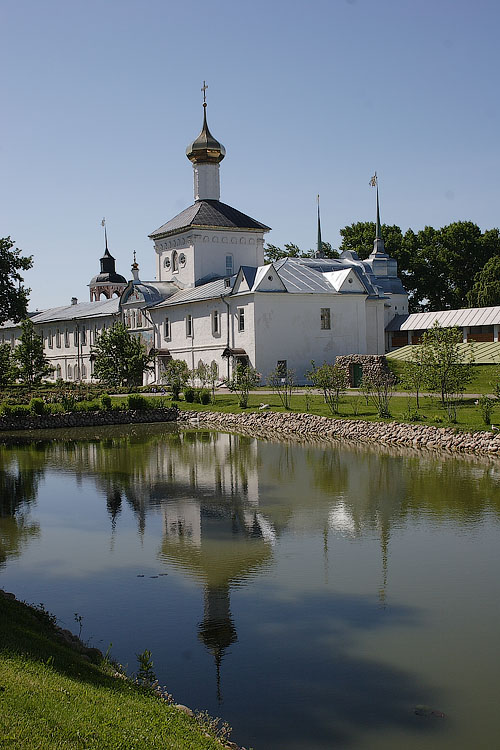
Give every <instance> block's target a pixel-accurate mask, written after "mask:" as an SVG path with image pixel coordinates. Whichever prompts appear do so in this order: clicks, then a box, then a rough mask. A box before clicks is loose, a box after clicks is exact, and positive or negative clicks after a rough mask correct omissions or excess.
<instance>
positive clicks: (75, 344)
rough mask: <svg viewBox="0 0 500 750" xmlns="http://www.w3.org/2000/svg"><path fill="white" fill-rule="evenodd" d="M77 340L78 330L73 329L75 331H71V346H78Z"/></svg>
mask: <svg viewBox="0 0 500 750" xmlns="http://www.w3.org/2000/svg"><path fill="white" fill-rule="evenodd" d="M78 339H79V336H78V328H75V330H74V331H73V346H78Z"/></svg>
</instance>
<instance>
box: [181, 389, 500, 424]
mask: <svg viewBox="0 0 500 750" xmlns="http://www.w3.org/2000/svg"><path fill="white" fill-rule="evenodd" d="M474 401H475V399H474V398H467V395H465V396H464V398H463V399H462V400H461V401H460V402H458V403H457V412H456V422H453V423H450V421H449V419H448V414H447V412H446V410H445V409H443V408H442V406H441V404H440V402H439V400H438V399H437V397H435V396H433V397H430V396H426V397H421V398H420V409H419V411H418V414H419V416H420V418H419V419H418V420H414V419H408V410H409V407H410V408H411V411H412V412H415V410H416V409H415V398H413V397H408V396H406V395H405V396H402V395H398V394H397V393H396V394H395V395H394V396H393V397H392V399H391V401H390V404H389V409H390V412H391V420H397V421H401V422H408V421H418V422H419V423H421V424H428V425H438V426H441V427H443V426H450V425H451V426H453V427H456V428H457V429H462V430H490V429H491V428H490V427H489V426H487V425H485V424H484V421H483V418H482V414H481V409H480V408H479V406H476V405H475V403H474ZM263 402H264V403H266V404H269V407H270V409H271V410H272V411H279V412H285V411H287V410H286V409H284V408H283V406H282V405H281V403H280V401H279V398H278V396H276V395H275V394H272V393H265V394H264V393H262V394H259V393H256V394H250V396H249V399H248V407H247V408H246V409H241V408H240V407H239V406H238V397H237V396H236V394H232V393H229V394H217V395H216V403H215V404H208V405H207V406H201V405H200V404H189V403H186V402H185V401H180V402H179V407H180V408H181V409H183V410H187V411H219V412H226V413H230V414H240V413H242V412H252V411H258V410H259V405H260V404H261V403H263ZM288 411H289V413H293V412H300V413H303V412H309V413H311V414H318V415H320V416H326V417H332V416H333V417H335V418H342V419H363V420H367V421H370V422H373V421H380V420H379V417H378V416H377V413H376V409H375V407H374V406H373V405H372V404H368V405H367V404H366V401H365V399H364V397H363V396H362V395H361V394H359V393H348V394H346V395H344V396H343V397H342V398H341V401H340V404H339V412H338V414H333V415H332V413H331V411H330V409H329V407H328V406H327V405H326V404H325V403H324V401H323V397H322V396H319V395H311V396H309V397H308V398H307V399H306V396H305V395H304V393H303V391H298V392H297V394H296V395H293V396H292V402H291V409H289V410H288ZM381 421H390V420H381ZM491 422H492V423H493V424H495V425H496V424H500V402H498V404H497V403H495V405H494V408H493V412H492V415H491Z"/></svg>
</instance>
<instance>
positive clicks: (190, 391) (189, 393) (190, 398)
mask: <svg viewBox="0 0 500 750" xmlns="http://www.w3.org/2000/svg"><path fill="white" fill-rule="evenodd" d="M194 394H195V391H194V388H191V386H189V387H188V388H184V400H185V401H187V402H188V404H192V403H193V402H194Z"/></svg>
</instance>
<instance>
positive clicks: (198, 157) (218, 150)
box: [186, 81, 226, 201]
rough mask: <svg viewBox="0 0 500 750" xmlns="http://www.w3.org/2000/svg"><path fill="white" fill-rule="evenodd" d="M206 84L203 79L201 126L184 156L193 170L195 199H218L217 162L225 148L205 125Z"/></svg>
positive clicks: (222, 155)
mask: <svg viewBox="0 0 500 750" xmlns="http://www.w3.org/2000/svg"><path fill="white" fill-rule="evenodd" d="M207 88H208V86H207V84H206V83H205V81H203V87H202V89H201V90H202V91H203V127H202V129H201V133H200V134H199V136H198V137H197V138H196V139H195V140H194V141H193V142H192V143H190V144H189V146H188V147H187V149H186V156H187V158H188V159H189V161H190V162H191V163H192V165H193V170H194V199H195V201H204V200H205V201H206V200H212V201H218V200H220V177H219V164H220V162H221V161H222V160H223V158H224V157H225V155H226V149H225V148H224V146H223V145H222V143H219V141H218V140H216V139H215V138H214V137H213V135H212V134H211V132H210V130H209V129H208V125H207V98H206V91H207Z"/></svg>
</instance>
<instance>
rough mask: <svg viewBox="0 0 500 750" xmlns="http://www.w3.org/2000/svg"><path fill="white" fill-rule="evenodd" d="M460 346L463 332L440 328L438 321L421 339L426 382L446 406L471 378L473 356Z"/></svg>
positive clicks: (421, 354)
mask: <svg viewBox="0 0 500 750" xmlns="http://www.w3.org/2000/svg"><path fill="white" fill-rule="evenodd" d="M461 343H462V332H461V331H460V330H459V329H458V328H441V326H440V325H439V322H438V321H436V322H435V323H434V325H433V326H432V328H429V329H428V330H427V331H425V332H424V334H423V336H422V343H421V344H420V357H421V362H422V365H423V367H424V369H425V383H426V386H427V387H428V388H429V389H430V390H432V391H437V392H438V393H440V395H441V403H442V404H443V406H447V404H449V403H450V402H451V400H452V399H453V397H454V396H456V395H459V394H462V393H463V392H464V391H465V389H466V387H467V385H468V384H469V383H470V381H471V379H472V375H473V371H472V365H473V362H474V357H473V354H472V353H471V351H470V350H469V351H467V350H466V349H465V348H462V347H461V346H460V344H461Z"/></svg>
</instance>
